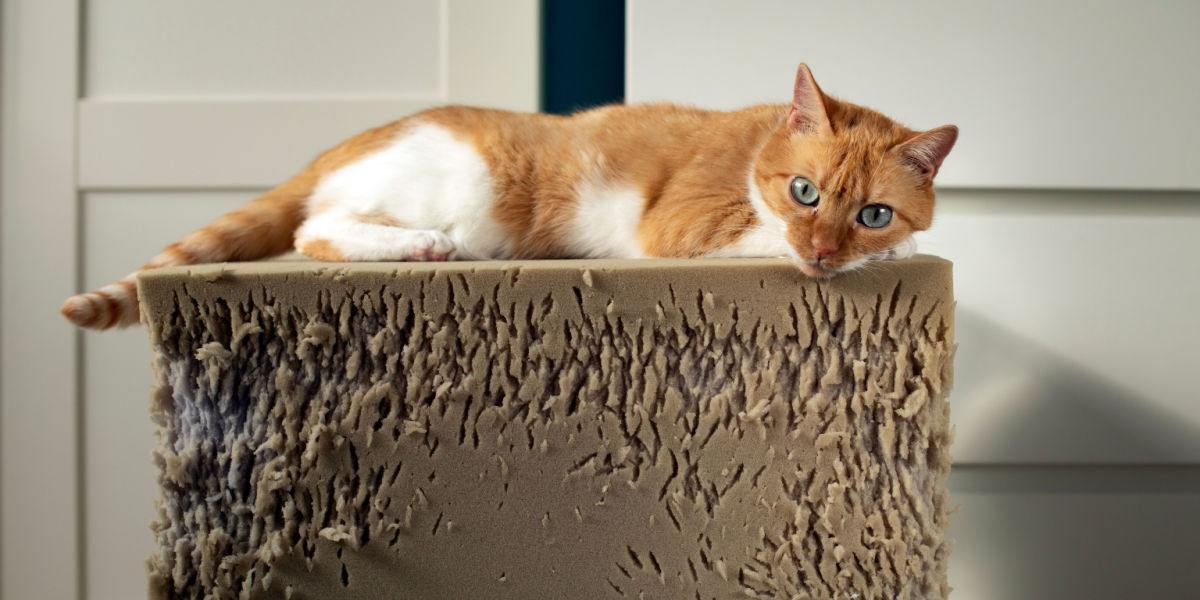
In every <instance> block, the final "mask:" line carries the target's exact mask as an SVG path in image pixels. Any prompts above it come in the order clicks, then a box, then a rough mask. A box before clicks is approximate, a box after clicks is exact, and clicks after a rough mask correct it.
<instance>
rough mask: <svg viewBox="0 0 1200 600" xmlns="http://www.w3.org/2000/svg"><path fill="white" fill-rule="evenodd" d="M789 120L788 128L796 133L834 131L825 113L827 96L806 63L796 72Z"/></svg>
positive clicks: (825, 132) (801, 64)
mask: <svg viewBox="0 0 1200 600" xmlns="http://www.w3.org/2000/svg"><path fill="white" fill-rule="evenodd" d="M787 120H788V127H790V128H791V129H792V131H794V132H796V133H805V134H811V133H821V134H827V133H831V132H832V131H833V127H832V126H831V125H830V124H829V114H828V113H827V112H825V95H824V94H822V93H821V88H820V87H819V86H817V80H816V79H813V75H812V71H809V70H808V65H806V64H804V63H800V68H799V69H797V70H796V85H795V86H794V87H793V88H792V107H791V108H790V109H789V110H788V119H787Z"/></svg>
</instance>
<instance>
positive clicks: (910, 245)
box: [871, 238, 917, 260]
mask: <svg viewBox="0 0 1200 600" xmlns="http://www.w3.org/2000/svg"><path fill="white" fill-rule="evenodd" d="M916 253H917V242H916V240H914V239H912V238H906V239H905V240H904V241H902V242H900V243H899V244H896V245H895V247H892V248H889V249H887V250H884V251H883V252H879V253H876V254H873V255H871V260H901V259H905V258H909V257H911V256H912V255H914V254H916Z"/></svg>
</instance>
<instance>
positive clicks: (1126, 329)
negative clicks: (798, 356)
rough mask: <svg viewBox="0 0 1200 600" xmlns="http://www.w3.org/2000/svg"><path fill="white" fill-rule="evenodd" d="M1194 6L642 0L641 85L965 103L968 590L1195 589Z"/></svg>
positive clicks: (1198, 316) (944, 179) (684, 94)
mask: <svg viewBox="0 0 1200 600" xmlns="http://www.w3.org/2000/svg"><path fill="white" fill-rule="evenodd" d="M1197 23H1200V3H1197V2H1187V1H1176V2H1151V3H1131V2H1117V1H1102V2H1092V1H1084V0H1066V1H1062V2H1050V3H1046V2H1037V1H1034V0H1018V1H1015V2H1003V3H961V2H949V1H930V0H925V1H919V2H902V3H897V2H856V3H831V2H816V1H804V2H795V1H790V0H758V1H756V2H745V3H734V2H719V1H715V0H698V1H697V0H690V1H684V0H656V1H654V2H639V1H634V2H630V5H629V23H628V41H627V43H628V53H627V59H626V60H627V96H628V100H630V101H643V100H658V99H670V100H675V101H682V102H691V103H695V104H699V105H703V106H710V107H716V108H729V107H737V106H742V105H745V104H749V103H754V102H763V101H769V102H785V101H787V100H788V98H789V94H790V86H791V80H792V77H793V76H794V73H795V68H796V64H797V63H799V62H801V61H805V62H807V63H808V64H809V66H810V67H811V68H812V70H813V73H814V75H815V76H816V77H817V80H818V81H819V82H820V83H821V85H822V87H823V88H824V89H825V90H826V91H827V92H829V93H831V94H833V95H835V96H839V97H843V98H845V99H848V100H851V101H857V102H859V103H862V104H866V105H868V106H872V107H874V108H878V109H881V110H883V111H884V112H885V113H887V114H890V115H892V116H894V117H896V118H898V119H900V120H901V121H903V122H906V123H908V124H910V125H912V126H915V127H933V126H936V125H940V124H942V123H956V124H958V125H959V126H960V127H961V129H962V135H961V137H960V141H959V145H958V146H957V147H956V148H955V150H954V151H953V153H952V154H951V156H950V157H949V158H948V159H947V161H946V164H945V166H944V169H943V171H942V172H941V173H940V174H939V182H940V189H939V202H938V209H937V217H936V220H935V224H934V227H933V229H932V230H931V231H930V232H928V233H927V234H925V235H923V236H922V237H921V244H922V249H923V251H925V252H930V253H934V254H939V255H941V256H944V257H946V258H949V259H951V260H953V261H954V263H955V294H956V297H957V300H958V308H957V331H956V334H957V337H958V341H959V353H958V355H957V360H956V378H955V390H954V393H953V394H952V397H951V414H952V419H953V421H954V423H955V433H956V435H955V443H954V449H953V453H954V455H955V458H956V466H955V472H954V474H953V475H952V477H951V489H952V491H953V492H954V493H955V498H956V500H957V502H959V503H960V504H961V505H962V508H961V511H960V512H959V513H957V514H955V515H954V516H953V518H952V523H953V525H952V535H953V537H955V538H957V545H956V547H955V550H954V555H953V559H952V561H951V578H952V584H953V585H954V587H955V597H956V598H967V599H974V598H983V599H991V598H998V599H1005V598H1113V599H1125V598H1140V597H1190V596H1194V595H1195V590H1196V589H1197V587H1198V586H1200V572H1197V571H1196V570H1195V569H1191V568H1190V567H1186V566H1184V564H1183V563H1181V562H1180V557H1189V558H1192V559H1194V558H1195V557H1197V556H1200V547H1197V546H1196V542H1195V540H1196V539H1198V538H1200V514H1198V513H1197V511H1196V508H1197V506H1200V505H1198V504H1197V502H1198V501H1200V466H1198V465H1200V387H1198V386H1197V384H1196V376H1195V372H1196V368H1197V367H1196V366H1197V365H1200V311H1197V310H1196V301H1197V298H1200V267H1197V266H1196V263H1197V261H1198V259H1200V251H1198V250H1197V246H1196V244H1195V242H1194V240H1195V239H1196V233H1195V232H1196V231H1198V230H1200V229H1198V228H1200V116H1197V113H1196V109H1195V107H1196V106H1200V68H1198V67H1200V64H1198V60H1200V37H1198V36H1195V35H1194V34H1193V33H1192V32H1191V31H1190V30H1191V29H1192V28H1194V27H1195V25H1196V24H1197Z"/></svg>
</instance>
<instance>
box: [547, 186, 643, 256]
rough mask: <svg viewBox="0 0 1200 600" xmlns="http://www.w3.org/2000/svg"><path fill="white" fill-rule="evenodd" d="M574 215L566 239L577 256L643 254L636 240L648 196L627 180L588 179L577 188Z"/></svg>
mask: <svg viewBox="0 0 1200 600" xmlns="http://www.w3.org/2000/svg"><path fill="white" fill-rule="evenodd" d="M575 198H576V200H575V207H576V208H575V215H574V216H573V217H572V218H571V220H570V222H569V223H568V224H567V227H566V228H565V231H564V232H563V233H564V236H565V237H564V242H565V244H566V247H567V248H568V252H569V253H570V255H571V256H573V257H578V258H589V257H594V258H644V257H645V256H646V254H645V252H643V251H642V245H641V244H639V243H638V240H637V230H638V224H639V223H641V219H642V210H643V209H644V208H645V204H646V199H645V198H644V197H643V196H642V193H641V192H640V191H638V190H637V188H635V187H633V186H631V185H627V184H614V183H597V182H595V181H592V180H585V181H584V182H583V183H582V184H581V185H580V186H579V188H578V189H577V190H576V196H575Z"/></svg>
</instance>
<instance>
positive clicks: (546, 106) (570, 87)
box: [542, 0, 625, 114]
mask: <svg viewBox="0 0 1200 600" xmlns="http://www.w3.org/2000/svg"><path fill="white" fill-rule="evenodd" d="M624 99H625V0H542V110H543V111H545V112H549V113H557V114H564V113H569V112H574V111H577V110H580V109H584V108H589V107H592V106H597V105H600V104H609V103H612V102H621V101H623V100H624Z"/></svg>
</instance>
